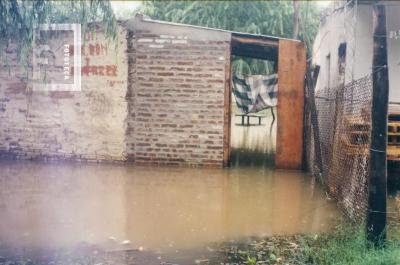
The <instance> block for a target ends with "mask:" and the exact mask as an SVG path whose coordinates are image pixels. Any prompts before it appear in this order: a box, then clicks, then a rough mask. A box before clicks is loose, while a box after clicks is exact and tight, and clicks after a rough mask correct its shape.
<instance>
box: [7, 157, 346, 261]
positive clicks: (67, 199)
mask: <svg viewBox="0 0 400 265" xmlns="http://www.w3.org/2000/svg"><path fill="white" fill-rule="evenodd" d="M0 175H1V177H0V210H1V219H0V242H1V245H0V250H2V249H3V248H2V247H4V246H13V247H15V248H16V249H31V248H41V249H46V248H49V249H50V248H51V249H56V248H69V247H74V246H76V245H78V244H82V243H84V244H94V245H97V246H101V247H103V248H106V249H107V248H109V249H112V248H123V247H127V248H140V249H146V250H149V251H152V252H154V253H168V252H170V253H176V252H177V251H179V250H182V249H190V248H192V249H193V248H198V247H204V246H207V245H208V244H211V243H213V242H223V241H230V240H242V239H243V238H246V237H251V236H269V235H285V234H296V233H318V232H321V231H327V230H329V229H330V228H332V226H333V225H334V224H336V222H337V221H338V217H339V216H340V214H339V213H338V211H337V209H336V208H335V204H334V202H331V201H328V200H327V199H326V196H325V194H324V193H323V192H322V191H321V189H320V188H319V187H318V185H317V184H316V183H315V182H314V181H313V180H312V179H311V178H309V177H308V176H307V175H305V174H303V173H301V172H295V171H273V170H268V169H262V168H246V169H240V168H237V169H189V168H179V169H178V168H147V167H144V168H140V167H133V166H126V165H101V164H100V165H99V164H76V163H44V162H27V161H18V162H17V161H0ZM0 255H2V254H1V253H0ZM3 255H4V253H3Z"/></svg>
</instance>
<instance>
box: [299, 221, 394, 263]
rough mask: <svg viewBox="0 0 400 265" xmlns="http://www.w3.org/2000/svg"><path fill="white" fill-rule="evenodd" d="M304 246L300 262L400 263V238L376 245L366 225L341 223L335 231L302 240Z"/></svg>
mask: <svg viewBox="0 0 400 265" xmlns="http://www.w3.org/2000/svg"><path fill="white" fill-rule="evenodd" d="M300 242H301V244H300V245H301V247H302V248H303V253H302V255H301V256H302V258H301V262H299V264H324V265H392V264H393V265H394V264H399V263H400V242H399V241H398V240H395V239H394V240H391V241H388V242H387V244H386V247H385V248H374V247H373V246H371V244H370V243H369V242H367V240H366V237H365V231H364V227H362V226H361V227H348V226H341V227H340V228H339V229H338V230H337V231H336V232H335V233H333V234H326V235H321V236H318V237H315V238H303V239H302V240H300Z"/></svg>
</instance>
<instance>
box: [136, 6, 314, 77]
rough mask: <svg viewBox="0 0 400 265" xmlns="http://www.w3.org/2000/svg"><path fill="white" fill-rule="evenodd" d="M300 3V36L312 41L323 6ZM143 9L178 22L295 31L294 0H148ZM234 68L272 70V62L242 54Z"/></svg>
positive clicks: (246, 71)
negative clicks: (243, 56) (246, 56)
mask: <svg viewBox="0 0 400 265" xmlns="http://www.w3.org/2000/svg"><path fill="white" fill-rule="evenodd" d="M296 5H297V7H298V11H299V16H300V19H301V21H302V22H303V23H302V25H301V26H300V29H299V32H298V36H299V39H300V40H308V41H309V42H310V43H312V41H313V39H314V36H315V35H316V32H317V29H318V25H319V12H320V10H319V7H318V6H317V4H316V3H315V2H312V1H311V2H310V1H298V3H296ZM139 11H140V12H143V13H145V14H147V15H149V16H150V17H151V18H153V19H159V20H165V21H171V22H177V23H185V24H192V25H199V26H205V27H212V28H219V29H225V30H231V31H240V32H248V33H254V34H262V35H271V36H277V37H283V38H291V37H292V34H293V13H294V5H293V3H292V1H144V2H143V4H142V6H141V7H140V8H139ZM306 34H307V35H308V37H307V38H305V35H306ZM310 43H308V47H310ZM233 68H234V71H235V72H236V73H240V74H268V73H270V72H271V71H272V67H271V63H270V62H267V61H263V60H255V59H250V58H241V57H235V58H234V61H233Z"/></svg>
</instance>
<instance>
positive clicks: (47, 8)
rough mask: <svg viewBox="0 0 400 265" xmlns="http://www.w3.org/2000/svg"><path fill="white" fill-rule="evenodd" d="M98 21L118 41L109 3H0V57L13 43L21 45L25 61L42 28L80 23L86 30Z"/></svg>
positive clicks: (43, 0) (17, 0) (98, 0)
mask: <svg viewBox="0 0 400 265" xmlns="http://www.w3.org/2000/svg"><path fill="white" fill-rule="evenodd" d="M97 21H100V22H102V23H103V24H104V25H105V31H106V34H107V36H109V37H111V38H115V37H116V19H115V16H114V13H113V10H112V8H111V5H110V2H109V1H102V0H90V1H73V0H68V1H49V0H35V1H29V0H6V1H0V36H1V39H0V55H3V53H4V50H5V47H6V46H7V45H8V43H9V42H10V41H12V42H14V43H16V44H17V45H18V47H17V49H18V51H19V55H20V58H21V57H26V54H27V52H28V51H29V50H30V49H31V47H32V44H33V34H34V30H35V28H37V27H38V26H39V25H40V24H49V23H81V24H83V30H85V26H86V24H87V23H88V22H97ZM83 32H84V31H83Z"/></svg>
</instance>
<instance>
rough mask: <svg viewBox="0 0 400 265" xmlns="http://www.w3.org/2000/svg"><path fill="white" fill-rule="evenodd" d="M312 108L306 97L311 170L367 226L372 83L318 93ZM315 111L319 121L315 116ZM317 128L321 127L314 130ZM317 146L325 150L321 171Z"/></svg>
mask: <svg viewBox="0 0 400 265" xmlns="http://www.w3.org/2000/svg"><path fill="white" fill-rule="evenodd" d="M310 102H312V101H311V100H310V98H309V97H306V110H307V111H306V122H307V126H306V144H307V146H308V148H307V150H308V151H307V154H306V158H307V165H308V167H309V169H310V171H311V172H312V173H313V174H314V175H315V176H318V177H319V179H320V181H321V182H322V184H323V185H325V186H326V188H327V191H328V192H329V194H330V195H331V196H332V197H334V198H335V199H336V200H337V201H338V203H339V206H340V207H341V208H342V209H343V211H344V213H345V214H346V215H347V216H348V217H349V218H350V219H352V220H362V219H364V218H365V216H366V213H367V209H368V174H369V150H370V143H371V107H372V105H371V102H372V77H371V75H368V76H365V77H363V78H360V79H357V80H355V81H353V82H351V83H349V84H347V85H344V86H339V87H334V88H329V87H328V88H325V89H321V90H318V91H316V92H315V105H313V104H310ZM313 107H314V108H316V113H317V117H311V115H310V113H311V108H313ZM313 118H314V119H313ZM316 118H317V119H318V121H317V123H316V120H315V119H316ZM313 123H316V124H318V126H317V127H313ZM313 128H316V131H315V132H314V131H313ZM314 133H318V135H319V137H314V136H315V134H314ZM317 138H318V140H319V143H318V142H316V139H317ZM317 144H319V145H320V147H321V159H320V161H321V163H322V164H321V165H316V161H318V160H317V158H316V155H317V154H316V153H315V146H316V145H317Z"/></svg>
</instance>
